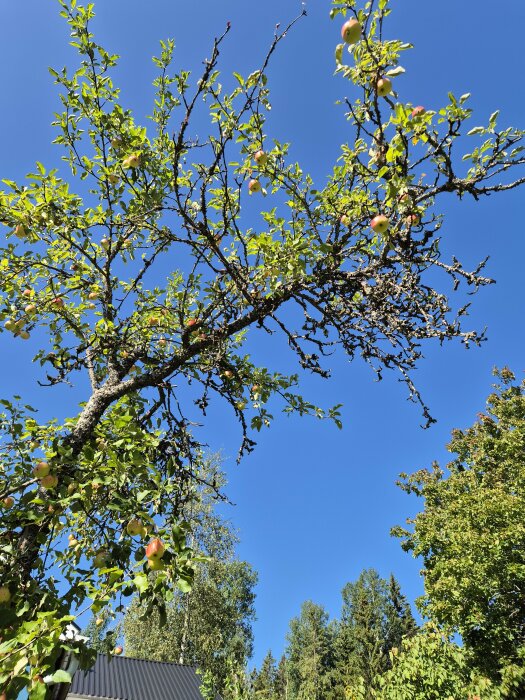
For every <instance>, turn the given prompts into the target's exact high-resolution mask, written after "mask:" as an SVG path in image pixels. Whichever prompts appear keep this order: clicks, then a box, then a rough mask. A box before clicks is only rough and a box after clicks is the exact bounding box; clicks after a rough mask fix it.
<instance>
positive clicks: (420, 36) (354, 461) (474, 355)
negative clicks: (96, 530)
mask: <svg viewBox="0 0 525 700" xmlns="http://www.w3.org/2000/svg"><path fill="white" fill-rule="evenodd" d="M304 4H305V6H306V9H307V10H308V16H307V17H306V18H304V19H303V20H302V21H301V22H300V24H299V25H298V26H297V27H296V28H295V29H294V30H293V31H292V32H291V33H290V34H289V36H288V37H287V39H286V41H285V42H284V43H283V44H282V45H281V48H280V50H279V52H278V54H277V56H276V57H275V60H274V61H273V63H272V66H271V68H270V70H269V78H270V80H269V86H270V87H271V90H272V103H273V110H272V116H271V120H270V122H269V124H268V129H267V131H268V132H269V133H270V134H271V135H272V136H275V137H276V138H278V139H279V140H281V141H291V142H292V154H293V156H294V157H296V158H297V159H298V160H300V161H301V163H302V165H303V168H304V169H305V170H309V171H310V172H311V173H312V174H313V176H314V178H315V179H316V180H317V182H318V183H319V184H321V183H322V182H323V178H324V177H325V176H326V175H327V173H329V172H330V170H331V167H332V165H333V163H334V161H335V159H336V158H337V156H338V154H339V147H340V144H341V143H343V142H344V141H345V139H346V138H347V129H348V126H347V124H346V122H345V119H344V117H343V113H342V110H341V109H340V108H338V107H336V106H334V102H335V100H336V99H338V98H340V97H343V96H346V95H347V96H349V97H350V98H351V97H352V88H351V86H350V85H349V84H348V83H345V82H343V80H342V79H335V78H333V77H332V73H333V68H334V63H333V52H334V47H335V45H336V43H338V41H339V25H340V22H337V23H333V22H330V20H329V18H328V10H329V3H328V2H325V1H324V0H309V1H308V2H307V3H304ZM392 4H393V6H394V14H393V15H392V17H391V20H390V23H389V29H388V34H390V35H391V36H392V37H399V38H402V39H404V40H407V41H410V42H412V43H414V44H415V46H416V48H415V51H412V52H410V54H407V58H406V60H405V62H404V65H405V67H406V69H407V72H406V74H405V76H403V77H401V78H398V79H397V83H396V87H397V88H398V90H399V94H400V98H401V99H403V100H406V101H410V102H412V103H414V104H423V105H426V106H427V107H428V108H431V109H438V108H439V107H440V106H441V105H443V104H445V102H446V99H447V98H446V95H447V92H448V90H452V91H454V92H455V93H456V94H458V95H460V94H462V93H465V92H472V95H473V97H472V105H473V107H474V108H475V110H476V114H477V116H476V117H475V118H474V120H473V123H472V125H473V126H474V125H475V124H482V123H485V122H486V120H487V117H488V115H489V114H490V113H491V112H492V111H494V110H495V109H497V108H501V110H502V113H501V124H505V125H506V124H512V125H514V126H521V127H523V126H525V110H524V106H525V100H524V96H523V86H522V82H523V81H522V76H523V73H524V70H525V65H524V64H525V59H524V55H523V51H522V42H523V36H522V30H523V26H524V24H525V3H523V0H508V1H507V2H506V3H505V5H504V8H503V10H502V12H501V14H499V13H495V12H494V3H493V2H489V1H488V0H461V2H458V0H440V1H439V2H437V1H435V0H434V2H430V1H427V2H422V1H421V0H402V1H398V2H393V3H392ZM56 5H58V3H56ZM56 5H55V3H54V2H42V0H25V1H24V2H4V3H2V5H1V7H0V80H1V84H2V91H3V100H2V104H3V108H2V110H0V134H1V137H0V138H1V143H0V164H1V170H0V172H1V177H3V178H11V179H21V178H22V177H23V175H24V174H25V173H26V172H28V171H30V170H31V169H32V167H33V164H34V161H35V160H39V161H42V162H43V163H45V164H46V165H48V166H52V165H58V164H59V158H60V155H61V154H60V152H59V151H58V149H57V148H56V147H54V146H51V144H50V142H51V139H52V137H53V132H52V130H51V129H50V126H49V124H50V122H51V119H52V114H53V112H54V111H58V110H59V108H60V107H59V102H58V98H57V92H56V90H55V89H54V88H53V86H52V81H51V78H50V76H49V75H48V73H47V66H49V65H51V66H54V67H57V68H58V67H61V66H62V65H64V64H67V65H69V66H73V65H74V60H75V56H74V53H73V52H72V50H71V49H69V48H68V46H67V41H68V37H67V29H66V26H65V24H64V22H63V20H60V18H59V17H58V12H57V7H56ZM300 11H301V3H300V2H299V1H298V0H266V1H265V2H259V3H252V2H246V1H244V2H241V1H240V0H222V1H221V2H217V1H216V0H213V1H212V0H200V1H199V2H173V0H155V2H151V3H144V2H143V0H125V1H124V0H99V2H98V3H97V20H96V22H95V24H94V29H95V31H96V33H97V38H98V40H99V41H100V43H102V44H103V45H104V46H105V47H106V48H107V49H109V50H110V51H111V52H115V53H118V54H120V55H121V56H122V60H121V63H120V69H119V78H120V84H121V86H122V97H123V102H124V104H125V105H126V106H130V107H132V108H133V109H135V110H136V115H137V118H140V117H141V115H142V114H145V113H147V112H148V111H149V109H150V101H149V100H150V97H151V94H152V89H151V87H150V86H151V80H152V78H153V75H154V73H153V67H152V64H151V62H150V56H151V55H152V54H154V53H156V52H157V49H158V39H159V38H163V37H168V36H170V37H174V38H175V40H176V44H177V65H178V66H180V67H189V68H198V67H199V66H200V62H201V61H202V59H203V58H204V57H206V56H207V55H209V47H210V45H211V41H212V38H213V36H214V35H216V34H218V33H220V32H221V31H222V29H223V28H224V26H225V23H226V21H227V20H231V22H232V33H231V35H230V38H229V39H228V42H227V45H226V46H225V49H224V51H223V63H222V67H223V70H224V71H225V72H231V71H232V70H238V71H241V72H243V73H248V72H250V71H251V70H254V69H255V68H257V67H258V65H259V61H260V59H261V57H262V56H263V54H264V51H265V48H266V47H267V45H268V44H269V42H270V41H271V38H272V35H273V31H274V26H275V24H276V23H277V22H279V21H280V22H283V23H284V22H286V21H287V20H289V19H290V18H292V17H293V16H295V15H296V14H298V13H299V12H300ZM64 174H65V170H64ZM523 196H524V195H523V191H522V192H521V193H520V192H513V193H507V194H503V195H500V196H493V197H491V198H489V199H487V200H486V201H483V202H480V203H478V204H475V203H474V202H471V201H464V202H462V203H460V202H459V201H457V200H455V199H450V200H448V201H447V202H446V203H445V211H446V213H447V221H446V224H445V226H444V228H443V231H442V233H443V237H444V239H445V243H446V246H445V247H446V250H447V253H448V254H455V255H457V256H458V257H459V258H460V259H462V260H463V261H464V262H465V263H466V264H467V266H468V265H471V266H475V264H476V262H478V261H479V260H480V259H482V258H484V257H485V256H486V255H490V257H491V260H490V263H489V267H488V272H489V274H490V275H491V276H493V277H495V278H496V279H497V285H495V286H492V287H490V288H488V289H486V290H483V291H482V292H481V293H480V294H478V295H477V296H476V297H474V298H473V299H472V301H473V308H472V314H471V322H472V325H473V326H475V327H477V328H481V327H484V326H487V327H488V335H489V340H488V342H487V343H485V344H484V346H483V347H482V348H481V349H473V350H470V351H465V350H464V349H463V348H462V347H460V346H458V345H454V344H448V345H446V346H444V347H442V348H440V347H438V346H437V345H436V346H430V347H428V348H427V349H426V357H425V360H424V361H423V362H422V363H421V365H420V369H419V371H418V373H417V376H416V379H417V383H418V386H419V387H420V389H421V390H422V392H423V394H424V397H425V399H426V400H427V402H429V404H430V406H431V409H432V412H433V414H434V416H435V417H436V418H437V419H438V424H437V425H435V426H434V427H432V428H431V429H430V430H427V431H424V430H422V429H421V428H420V423H421V415H420V413H419V410H418V408H417V407H416V406H414V405H412V404H409V403H408V402H407V401H406V392H405V389H404V387H403V386H402V385H400V384H399V383H398V381H397V377H395V376H388V375H385V380H384V381H383V382H382V383H380V384H377V383H375V382H374V376H373V375H372V374H371V372H370V371H369V370H368V369H367V367H365V366H364V365H363V364H362V363H361V362H359V361H358V362H355V363H354V364H352V365H350V364H348V362H347V361H346V359H345V358H344V357H343V355H342V354H341V355H338V356H336V357H335V358H334V361H333V378H332V380H331V381H328V382H321V381H317V380H312V379H309V378H307V379H306V381H305V391H304V393H306V394H307V396H308V397H309V398H311V399H312V400H314V401H315V402H316V403H321V404H324V405H332V404H335V403H339V402H342V403H344V404H345V407H344V414H343V417H344V430H343V431H341V432H339V431H338V430H337V429H336V428H335V427H334V426H333V425H331V424H329V423H322V422H315V421H313V420H310V419H303V420H300V419H295V418H292V419H288V418H285V417H279V418H278V420H276V422H275V424H274V426H273V428H272V429H271V430H270V431H268V432H265V433H263V434H261V435H260V439H259V444H258V448H257V450H256V452H255V453H254V454H253V455H252V456H250V457H249V458H248V459H246V460H245V462H244V463H243V464H242V465H241V466H240V467H235V464H234V457H235V454H236V450H237V440H238V433H237V431H236V429H235V426H232V427H231V428H230V425H231V424H230V423H229V422H228V421H227V420H226V419H224V418H222V417H221V416H220V415H217V416H216V418H215V420H214V423H213V425H212V426H211V429H210V432H209V436H208V439H209V443H210V445H211V446H212V447H213V448H214V449H222V450H223V454H224V456H225V457H226V458H227V465H228V473H229V479H230V486H229V495H230V497H231V498H232V500H233V501H235V502H236V503H237V506H236V507H235V508H234V509H231V510H230V512H229V515H230V517H231V518H232V520H233V522H234V524H235V525H236V527H237V528H238V529H239V531H240V535H241V539H242V543H241V546H240V548H239V553H240V555H241V556H242V557H244V558H246V559H247V560H249V561H250V562H251V563H252V564H253V565H254V567H255V568H256V569H257V570H258V571H259V575H260V583H259V586H258V590H257V593H258V598H257V614H258V621H257V623H256V625H255V635H256V655H255V660H256V661H259V660H260V658H261V657H262V656H263V655H264V653H265V652H266V650H267V649H268V648H269V647H271V648H272V650H273V651H274V654H275V655H278V654H280V653H281V651H282V649H283V644H284V636H285V633H286V629H287V625H288V621H289V619H290V618H291V617H292V616H294V615H296V614H297V613H298V611H299V607H300V604H301V602H302V601H304V600H306V599H313V600H315V601H317V602H319V603H322V604H324V605H325V606H326V607H327V609H328V610H329V611H330V613H331V614H337V613H338V611H339V605H340V596H339V592H340V589H341V588H342V586H343V585H344V583H345V582H346V581H348V580H352V579H355V578H356V577H357V576H358V575H359V572H360V571H361V569H363V568H364V567H376V568H377V569H378V570H379V571H380V573H381V574H382V575H384V576H387V575H388V574H389V573H390V572H391V571H393V572H394V573H395V574H396V576H397V577H398V578H399V580H400V581H401V584H402V587H403V589H404V591H405V592H406V593H407V594H408V595H409V597H410V599H411V600H413V599H414V598H415V597H416V596H417V595H419V594H420V593H421V590H422V587H421V580H420V577H419V575H418V570H419V564H418V562H415V561H413V560H412V559H411V558H410V557H409V556H408V555H406V554H404V553H403V552H402V550H401V548H400V547H399V544H398V543H397V542H396V541H395V540H392V539H391V538H390V537H389V528H390V527H391V526H392V525H394V524H398V523H401V522H403V521H404V518H405V517H406V516H407V515H410V513H413V512H414V509H415V508H416V507H417V504H416V503H414V502H412V501H410V500H409V499H408V497H406V496H405V495H403V494H402V493H401V492H400V490H399V489H397V488H396V487H395V483H394V482H395V480H396V476H397V475H398V473H399V472H400V471H413V470H415V469H417V468H419V467H422V466H428V465H430V463H431V462H432V460H433V459H439V460H441V461H443V460H444V459H446V453H445V450H444V445H445V444H446V442H447V441H448V438H449V435H450V431H451V429H452V428H453V427H460V426H468V425H469V424H471V423H472V422H473V420H474V419H475V416H476V413H477V412H478V411H480V410H482V408H483V405H484V400H485V397H486V395H487V394H488V392H489V390H490V384H491V381H492V377H491V369H492V368H493V367H494V366H495V365H499V366H501V365H503V364H508V365H509V366H510V367H511V368H513V369H514V370H515V371H516V372H518V373H521V372H522V370H523V347H524V345H525V333H524V328H523V318H524V315H523V311H524V294H523V280H524V275H523V265H524V260H525V238H524V216H523ZM0 342H1V343H2V346H1V351H0V352H1V357H2V366H3V368H4V372H3V378H2V394H3V395H10V394H12V393H21V394H22V395H23V396H24V398H28V399H29V400H30V401H31V402H32V403H34V404H36V405H37V406H45V407H46V410H47V411H49V412H50V413H51V414H52V413H53V412H54V411H56V412H57V413H61V412H62V410H63V406H61V405H59V404H58V398H57V396H56V395H54V394H53V393H52V392H50V390H44V389H36V388H35V385H34V381H33V379H34V377H33V376H32V375H31V373H29V372H28V370H27V363H28V361H29V360H30V357H31V351H30V348H28V347H26V346H24V347H23V348H21V346H20V344H19V343H13V342H12V340H11V339H10V338H7V337H6V335H3V336H2V337H1V340H0ZM281 351H282V352H283V356H282V358H280V357H278V356H277V353H278V352H281ZM279 362H282V364H281V366H280V368H281V369H285V368H286V367H287V366H288V365H289V358H288V357H287V356H286V354H284V349H283V346H275V347H274V348H273V358H272V363H273V364H275V363H279ZM66 397H67V394H66ZM63 399H64V395H62V399H61V400H63ZM70 400H72V399H70ZM68 412H69V413H71V414H72V413H73V412H74V406H73V404H71V408H70V411H68Z"/></svg>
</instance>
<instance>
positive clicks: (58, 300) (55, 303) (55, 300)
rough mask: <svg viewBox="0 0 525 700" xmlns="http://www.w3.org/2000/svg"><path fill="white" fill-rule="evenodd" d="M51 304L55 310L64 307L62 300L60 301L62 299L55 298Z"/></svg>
mask: <svg viewBox="0 0 525 700" xmlns="http://www.w3.org/2000/svg"><path fill="white" fill-rule="evenodd" d="M51 304H52V305H53V306H56V307H57V308H62V307H63V306H64V300H63V299H62V297H55V298H54V299H53V301H52V302H51Z"/></svg>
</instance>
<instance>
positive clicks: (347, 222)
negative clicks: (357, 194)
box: [340, 214, 351, 226]
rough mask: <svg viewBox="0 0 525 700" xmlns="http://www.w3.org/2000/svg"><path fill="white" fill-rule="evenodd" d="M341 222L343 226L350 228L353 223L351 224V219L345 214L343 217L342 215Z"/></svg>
mask: <svg viewBox="0 0 525 700" xmlns="http://www.w3.org/2000/svg"><path fill="white" fill-rule="evenodd" d="M340 221H341V223H342V224H343V226H350V223H351V222H350V217H349V216H347V215H346V214H343V215H342V217H341V219H340Z"/></svg>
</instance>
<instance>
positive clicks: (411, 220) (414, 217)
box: [405, 214, 421, 226]
mask: <svg viewBox="0 0 525 700" xmlns="http://www.w3.org/2000/svg"><path fill="white" fill-rule="evenodd" d="M420 221H421V217H420V216H419V214H409V215H408V216H407V217H406V218H405V224H406V225H407V226H417V225H418V224H419V222H420Z"/></svg>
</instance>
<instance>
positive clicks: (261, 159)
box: [253, 151, 268, 165]
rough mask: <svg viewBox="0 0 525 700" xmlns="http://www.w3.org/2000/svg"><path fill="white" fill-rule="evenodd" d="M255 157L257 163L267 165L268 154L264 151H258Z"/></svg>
mask: <svg viewBox="0 0 525 700" xmlns="http://www.w3.org/2000/svg"><path fill="white" fill-rule="evenodd" d="M253 158H254V160H255V162H256V163H257V165H266V163H267V162H268V155H267V154H266V153H265V152H264V151H257V153H256V154H255V155H254V157H253Z"/></svg>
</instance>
